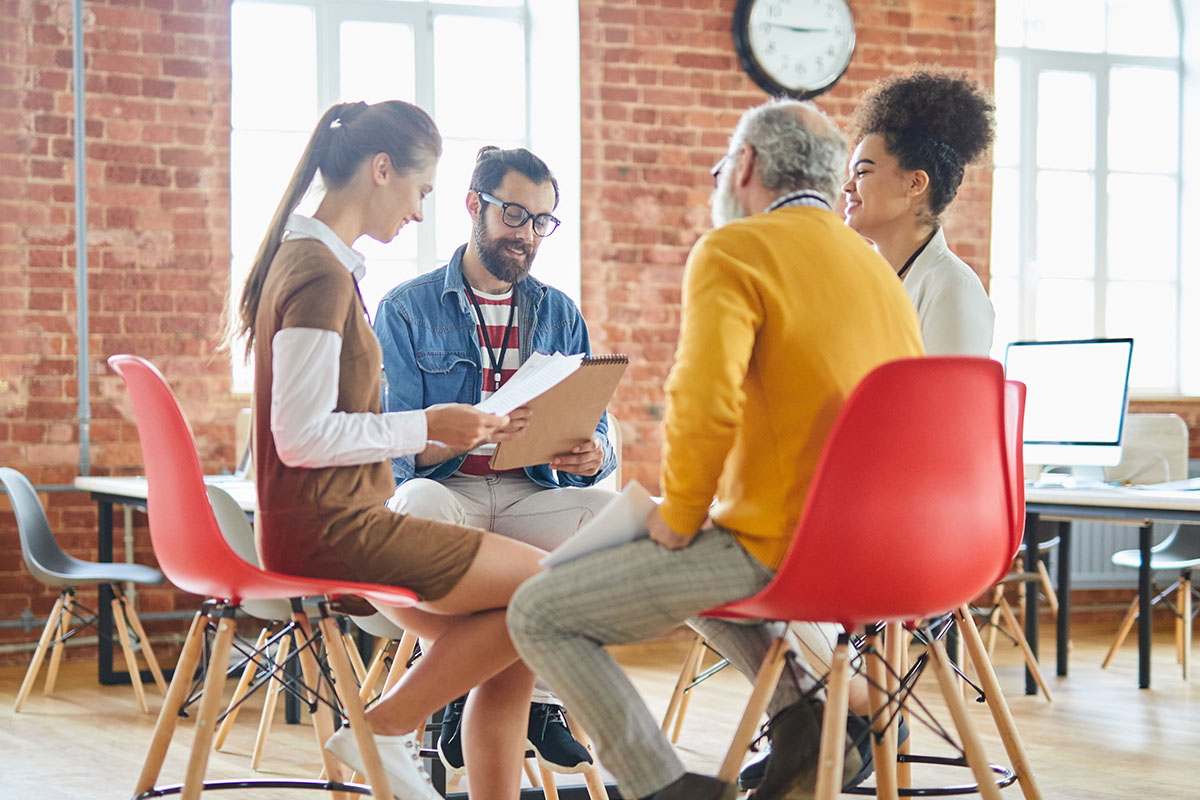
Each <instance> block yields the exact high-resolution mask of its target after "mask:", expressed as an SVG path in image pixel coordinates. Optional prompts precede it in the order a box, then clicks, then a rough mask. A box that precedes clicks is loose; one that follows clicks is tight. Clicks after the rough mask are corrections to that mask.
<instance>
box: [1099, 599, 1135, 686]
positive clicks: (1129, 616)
mask: <svg viewBox="0 0 1200 800" xmlns="http://www.w3.org/2000/svg"><path fill="white" fill-rule="evenodd" d="M1137 615H1138V599H1137V598H1136V597H1135V598H1133V602H1131V603H1130V604H1129V610H1128V611H1126V612H1125V619H1123V620H1121V627H1119V628H1117V638H1116V639H1114V640H1113V643H1112V647H1110V648H1108V654H1107V655H1105V656H1104V661H1102V662H1101V663H1100V669H1104V668H1105V667H1107V666H1108V665H1109V662H1111V661H1112V660H1113V656H1115V655H1116V654H1117V650H1119V649H1121V645H1122V644H1123V643H1124V641H1125V637H1126V636H1128V635H1129V630H1130V628H1132V627H1133V621H1134V620H1135V619H1137Z"/></svg>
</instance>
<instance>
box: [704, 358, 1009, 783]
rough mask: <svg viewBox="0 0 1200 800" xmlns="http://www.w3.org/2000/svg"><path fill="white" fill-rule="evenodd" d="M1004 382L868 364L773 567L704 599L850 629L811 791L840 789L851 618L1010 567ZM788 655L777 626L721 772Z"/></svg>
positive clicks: (926, 606)
mask: <svg viewBox="0 0 1200 800" xmlns="http://www.w3.org/2000/svg"><path fill="white" fill-rule="evenodd" d="M1005 396H1006V389H1005V381H1004V372H1003V369H1002V367H1001V366H1000V364H999V363H998V362H995V361H992V360H990V359H985V358H973V357H950V356H946V357H940V356H939V357H925V358H913V359H902V360H899V361H894V362H890V363H887V364H884V365H882V366H880V367H878V368H876V369H875V370H873V371H872V372H871V373H870V374H868V375H867V376H866V377H865V378H864V379H863V380H862V382H861V383H860V384H859V386H858V387H857V388H856V389H855V390H854V392H853V393H851V395H850V397H849V398H848V399H847V401H846V403H845V405H844V407H843V408H842V410H841V413H840V414H839V416H838V419H837V421H836V422H835V424H834V426H833V429H832V431H831V433H830V435H829V438H828V440H827V441H826V443H825V447H824V450H823V452H822V454H821V459H820V461H819V463H818V465H817V469H816V472H815V474H814V477H813V482H812V485H811V487H810V489H809V493H808V497H807V499H806V501H805V506H804V510H803V513H802V515H801V518H800V523H799V526H798V528H797V531H796V535H795V537H794V539H793V541H792V544H791V547H790V549H789V551H788V554H787V556H786V557H785V559H784V562H783V564H782V565H781V567H780V569H779V571H778V572H777V574H776V576H775V578H774V580H772V581H771V583H770V584H768V585H767V587H766V588H765V589H763V590H762V591H761V592H759V593H758V594H757V595H755V596H753V597H750V598H746V599H745V600H741V601H738V602H736V603H730V604H728V605H725V606H722V607H720V608H717V609H713V610H711V611H710V612H708V615H709V616H720V617H740V618H754V619H770V620H782V621H805V622H835V623H839V624H841V625H842V626H843V628H844V629H845V631H847V632H846V633H843V634H842V635H841V636H840V637H839V639H838V645H837V647H836V649H835V651H834V656H833V666H832V672H831V675H830V679H829V686H828V699H827V703H826V710H825V717H824V722H823V727H822V731H823V733H822V742H821V757H820V764H821V769H820V773H819V777H818V783H817V792H816V797H817V799H818V800H833V798H835V797H837V796H838V795H839V793H840V791H841V788H840V787H841V774H842V763H843V756H844V745H845V725H846V714H847V686H848V680H849V633H848V632H850V631H854V630H856V629H858V628H860V627H863V626H866V625H875V624H876V623H878V622H879V621H880V620H884V621H901V622H908V621H911V620H919V619H927V618H929V617H932V616H935V615H939V614H944V613H946V612H949V611H952V610H954V609H958V608H960V607H961V606H962V605H963V604H965V603H967V602H968V601H970V600H971V599H972V598H974V597H976V596H977V595H978V594H979V593H980V592H983V591H984V590H986V589H988V588H989V587H991V586H992V584H994V583H995V582H996V581H997V580H999V579H1000V577H1001V576H1003V575H1004V574H1005V573H1006V572H1007V570H1008V567H1009V564H1010V563H1011V561H1012V555H1013V552H1014V541H1015V539H1014V530H1013V528H1014V522H1015V517H1016V508H1017V502H1018V498H1017V496H1016V495H1017V493H1018V491H1019V490H1020V486H1021V483H1020V481H1017V480H1015V479H1014V474H1013V468H1012V466H1010V462H1011V459H1012V458H1013V455H1012V452H1011V447H1010V445H1009V442H1010V441H1011V436H1012V424H1013V422H1014V421H1015V422H1016V423H1018V424H1019V421H1020V410H1019V409H1018V410H1017V412H1016V416H1015V418H1014V417H1013V412H1012V410H1011V407H1009V408H1008V409H1006V399H1005ZM1006 428H1007V430H1006ZM1006 434H1007V435H1006ZM1022 513H1023V511H1022ZM869 644H871V643H870V641H869ZM930 650H931V660H932V663H933V666H934V668H935V671H936V673H937V677H938V682H939V684H940V686H941V688H942V694H943V696H944V697H945V700H946V704H947V706H948V708H949V709H950V712H951V715H952V717H953V718H954V722H955V725H956V727H957V728H958V731H959V736H960V737H961V739H962V743H963V749H964V755H965V756H966V761H967V763H968V764H969V765H970V767H971V769H972V771H973V772H974V774H975V778H976V780H977V781H978V784H979V787H980V788H979V791H980V793H981V794H982V795H983V796H984V797H986V798H990V800H998V798H999V791H998V789H997V786H996V784H995V782H994V777H995V776H994V774H993V772H992V768H991V767H990V766H989V764H988V762H987V759H986V758H985V757H984V753H983V748H982V745H981V744H980V740H979V737H978V735H977V734H976V732H975V730H974V728H973V726H972V725H971V723H970V720H969V718H968V716H967V713H966V710H965V707H964V704H963V700H962V695H961V692H960V691H959V690H958V688H957V684H956V682H955V680H954V677H953V673H952V671H951V668H950V665H949V660H948V658H947V655H946V651H945V649H944V647H943V646H942V644H941V642H939V641H938V640H937V639H936V638H933V637H931V644H930ZM867 654H868V662H869V661H870V660H871V659H872V658H874V659H878V658H879V656H878V655H877V654H878V650H877V649H876V648H875V647H874V646H869V647H868V648H867ZM786 657H787V645H786V642H785V641H784V640H783V639H782V638H781V639H778V640H776V642H775V643H774V645H773V646H772V648H771V650H770V652H769V654H768V656H767V658H766V659H765V660H764V662H763V665H762V667H761V669H760V671H759V674H758V677H757V680H756V682H755V687H754V691H753V693H752V695H751V698H750V701H749V704H748V707H747V709H746V712H745V714H744V715H743V717H742V720H741V723H740V724H739V726H738V730H737V733H736V734H735V736H734V741H733V744H732V745H731V747H730V750H729V753H728V755H727V756H726V759H725V761H724V763H723V764H722V767H721V771H720V772H719V773H718V774H719V777H720V778H721V779H722V780H726V781H733V780H735V779H736V776H737V770H738V767H739V765H740V763H741V760H742V757H743V755H744V754H745V752H746V749H747V747H748V746H749V743H750V740H751V738H752V737H753V735H754V731H755V727H756V726H757V723H758V720H759V718H760V717H761V715H762V713H763V712H764V711H765V709H766V704H767V701H768V700H769V698H770V697H771V695H772V693H773V692H774V689H775V685H776V683H777V682H778V680H779V676H780V673H781V672H782V670H783V666H784V662H785V659H786ZM881 666H882V665H881ZM873 674H875V673H874V671H873ZM872 695H873V696H872V702H873V705H874V706H875V712H876V714H875V716H876V718H877V719H880V718H882V717H884V716H886V714H885V709H884V706H885V704H886V703H885V701H883V700H882V699H881V698H882V693H881V692H879V693H876V692H873V693H872ZM877 700H878V703H877V702H876V701H877ZM876 730H877V731H879V730H881V729H880V728H879V727H878V726H877V728H876ZM883 747H886V743H885V744H884V745H880V744H878V743H877V744H876V754H877V761H876V770H877V772H876V774H877V785H878V791H879V796H880V797H885V796H891V797H895V796H896V776H895V756H894V755H888V753H887V751H886V750H883V749H881V748H883ZM890 752H891V753H892V754H894V752H895V751H894V749H892V750H891V751H890ZM881 755H882V756H883V757H880V756H881Z"/></svg>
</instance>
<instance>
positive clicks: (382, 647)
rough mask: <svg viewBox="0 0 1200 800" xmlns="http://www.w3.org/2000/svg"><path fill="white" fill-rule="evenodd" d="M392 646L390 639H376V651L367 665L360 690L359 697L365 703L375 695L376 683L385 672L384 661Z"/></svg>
mask: <svg viewBox="0 0 1200 800" xmlns="http://www.w3.org/2000/svg"><path fill="white" fill-rule="evenodd" d="M391 647H392V641H391V640H390V639H377V640H376V641H375V653H374V655H372V656H371V663H370V664H368V665H367V674H366V676H365V677H364V678H363V681H362V688H361V689H360V690H359V692H358V699H359V700H361V701H362V702H363V704H364V705H365V704H366V703H368V702H369V701H371V700H373V699H374V697H375V684H377V683H379V676H380V675H382V674H383V662H384V660H385V659H386V658H387V654H388V651H389V650H390V649H391Z"/></svg>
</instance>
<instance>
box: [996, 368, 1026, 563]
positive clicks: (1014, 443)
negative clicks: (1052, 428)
mask: <svg viewBox="0 0 1200 800" xmlns="http://www.w3.org/2000/svg"><path fill="white" fill-rule="evenodd" d="M1024 429H1025V384H1023V383H1021V382H1020V381H1005V382H1004V444H1005V450H1004V455H1005V465H1004V466H1005V468H1006V469H1007V470H1008V475H1009V482H1010V485H1011V486H1012V492H1011V493H1010V496H1009V497H1010V507H1011V508H1012V554H1013V557H1016V555H1017V551H1018V550H1020V549H1021V543H1022V542H1023V541H1024V540H1025V465H1024V464H1023V463H1021V454H1022V452H1023V450H1024V432H1025V430H1024ZM1001 577H1003V576H997V578H996V580H997V581H999V580H1000V578H1001Z"/></svg>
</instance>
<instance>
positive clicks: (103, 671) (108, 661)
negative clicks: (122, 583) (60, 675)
mask: <svg viewBox="0 0 1200 800" xmlns="http://www.w3.org/2000/svg"><path fill="white" fill-rule="evenodd" d="M204 480H205V482H206V483H212V484H215V485H217V486H220V487H221V488H222V489H224V490H225V491H227V492H229V494H230V495H231V496H232V497H233V499H234V500H236V501H237V503H238V505H239V506H241V507H242V510H243V511H245V512H246V513H247V514H253V513H254V506H255V502H256V499H257V492H256V490H255V488H254V483H253V482H252V481H247V480H243V479H240V478H235V477H233V476H232V475H206V476H205V477H204ZM75 488H76V490H78V491H81V492H87V493H88V494H90V495H91V496H92V499H93V500H95V501H96V508H97V525H96V537H97V547H96V550H97V552H96V559H97V560H98V561H112V556H113V506H114V505H121V506H130V507H132V508H140V509H143V510H144V509H145V508H146V498H147V496H148V494H149V484H147V483H146V479H145V478H144V477H141V476H131V477H87V476H84V477H78V478H76V479H75ZM99 606H100V608H99V611H98V619H97V625H98V628H99V630H100V632H101V635H102V636H103V634H105V633H107V634H108V635H110V636H111V634H112V630H113V618H112V590H111V589H109V587H108V585H107V584H101V585H100V599H99ZM99 651H100V652H99V659H98V662H99V663H98V664H97V670H98V672H99V678H100V683H102V684H105V685H111V684H114V683H127V682H128V680H129V676H128V675H125V674H124V673H119V674H118V673H115V672H113V668H112V667H113V662H112V648H109V647H104V646H101V647H100V648H99ZM146 674H147V675H149V673H146ZM149 679H151V680H152V679H153V678H152V677H150V678H149Z"/></svg>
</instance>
